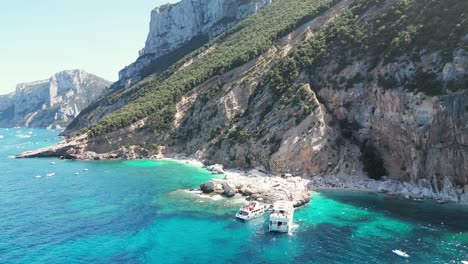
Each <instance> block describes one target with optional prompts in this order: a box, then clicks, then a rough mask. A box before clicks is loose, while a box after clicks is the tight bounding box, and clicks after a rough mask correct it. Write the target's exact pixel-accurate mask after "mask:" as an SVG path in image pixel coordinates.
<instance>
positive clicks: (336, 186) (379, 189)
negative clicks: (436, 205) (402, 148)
mask: <svg viewBox="0 0 468 264" xmlns="http://www.w3.org/2000/svg"><path fill="white" fill-rule="evenodd" d="M308 187H309V188H310V189H312V190H317V191H319V190H344V191H364V192H375V193H384V194H387V195H391V196H399V197H403V198H406V199H410V200H430V199H432V200H436V201H438V202H440V203H458V204H461V205H468V185H465V186H464V188H456V187H455V185H454V184H453V181H451V180H450V178H449V177H446V178H445V179H444V185H443V188H442V189H435V188H434V187H433V185H432V184H431V183H430V182H429V181H428V180H426V179H421V180H419V181H418V182H417V183H415V184H412V183H408V182H401V181H398V180H394V179H391V178H389V177H383V179H382V180H380V181H376V180H373V179H369V178H359V179H356V178H353V177H349V178H344V177H334V176H329V177H318V176H315V177H312V178H311V179H310V180H309V184H308Z"/></svg>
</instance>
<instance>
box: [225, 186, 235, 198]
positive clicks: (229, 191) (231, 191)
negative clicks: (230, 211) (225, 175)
mask: <svg viewBox="0 0 468 264" xmlns="http://www.w3.org/2000/svg"><path fill="white" fill-rule="evenodd" d="M223 188H224V192H223V195H224V196H226V197H233V196H234V195H236V192H237V190H236V188H235V187H234V186H233V185H231V184H230V183H229V182H223Z"/></svg>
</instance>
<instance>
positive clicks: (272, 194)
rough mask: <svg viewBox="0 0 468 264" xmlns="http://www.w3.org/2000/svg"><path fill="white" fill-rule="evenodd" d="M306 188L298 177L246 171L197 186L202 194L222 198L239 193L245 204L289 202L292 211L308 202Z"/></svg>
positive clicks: (306, 181) (231, 172) (306, 183)
mask: <svg viewBox="0 0 468 264" xmlns="http://www.w3.org/2000/svg"><path fill="white" fill-rule="evenodd" d="M241 174H242V175H241ZM307 185H308V180H306V179H303V178H300V177H277V176H274V175H269V174H265V173H262V172H260V171H258V170H250V171H248V172H244V173H240V172H236V171H227V172H226V174H225V179H224V180H221V179H213V180H210V181H207V182H205V183H203V184H201V185H200V189H201V190H202V192H203V193H207V194H210V193H218V194H222V195H224V196H225V197H233V196H235V194H236V193H239V194H241V195H243V196H245V197H246V199H247V200H248V201H250V200H254V201H261V202H263V203H267V204H273V203H275V202H276V201H283V200H285V201H292V202H293V204H294V207H299V206H302V205H304V204H306V203H308V202H309V201H310V191H309V189H308V188H307Z"/></svg>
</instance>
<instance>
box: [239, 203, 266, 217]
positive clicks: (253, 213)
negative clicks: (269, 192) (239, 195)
mask: <svg viewBox="0 0 468 264" xmlns="http://www.w3.org/2000/svg"><path fill="white" fill-rule="evenodd" d="M267 208H268V205H266V204H262V203H259V202H250V203H249V204H247V205H244V206H242V207H241V208H240V209H239V212H238V213H237V214H236V217H237V218H239V219H242V220H246V221H247V220H250V219H253V218H256V217H259V216H261V215H263V214H264V213H265V211H266V209H267Z"/></svg>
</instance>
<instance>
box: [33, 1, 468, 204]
mask: <svg viewBox="0 0 468 264" xmlns="http://www.w3.org/2000/svg"><path fill="white" fill-rule="evenodd" d="M315 2H316V1H308V0H302V1H299V0H282V1H277V2H275V1H274V2H273V3H272V5H271V7H270V8H267V9H265V10H264V12H259V13H258V14H256V15H254V16H251V17H250V18H248V19H246V20H244V21H243V22H240V23H239V24H238V25H237V26H234V28H233V30H232V32H229V34H226V35H224V36H223V38H222V39H215V40H214V41H212V42H210V44H208V45H207V46H206V47H204V48H202V49H200V50H197V51H195V52H194V53H193V54H192V56H191V57H189V58H187V59H185V60H182V61H179V62H177V63H175V64H173V65H172V66H171V67H170V68H166V70H167V71H166V72H165V73H164V74H160V73H155V74H154V75H153V76H150V77H148V78H146V79H144V80H143V81H141V82H139V83H137V84H136V85H134V86H132V87H131V88H129V89H127V90H124V91H114V92H113V97H112V99H109V100H101V101H99V102H98V103H96V105H94V106H93V107H90V108H88V109H87V110H86V111H85V113H83V114H81V115H80V116H79V117H78V118H77V119H75V121H74V122H73V124H72V125H70V126H69V127H68V128H67V131H66V134H67V135H71V136H70V137H69V139H67V141H64V142H62V143H61V144H60V145H58V146H57V147H55V148H53V149H48V150H42V151H39V152H33V153H27V154H25V156H41V155H55V156H64V157H67V158H91V159H101V158H136V157H151V156H157V155H161V154H166V155H168V154H183V155H186V156H192V157H196V158H198V159H200V160H207V161H210V162H216V163H221V164H224V165H226V166H229V167H242V168H252V167H257V168H258V167H261V168H262V169H264V170H268V171H271V172H274V173H286V172H289V173H293V174H296V175H301V176H303V177H313V176H316V175H319V176H325V177H326V176H336V175H338V176H341V177H349V178H353V179H354V178H360V179H362V178H365V177H366V176H365V175H369V176H371V177H374V178H380V177H382V176H385V177H386V178H387V179H390V180H398V181H404V182H405V183H404V184H393V182H390V183H389V184H385V186H381V187H382V188H380V187H379V189H381V190H382V191H386V192H389V193H398V192H401V193H407V194H408V195H411V196H412V197H417V198H421V197H423V198H427V197H435V198H438V199H441V200H448V201H453V202H463V203H467V204H468V192H467V190H468V163H467V161H468V144H467V135H468V98H467V95H466V92H467V87H468V86H467V85H468V53H467V49H468V46H467V43H468V20H467V19H466V18H465V14H466V13H467V12H468V6H467V5H466V3H465V2H460V1H458V0H447V1H430V0H415V1H405V0H387V1H376V0H355V1H347V0H343V1H328V2H324V3H323V5H322V6H316V8H314V9H313V10H306V8H307V7H310V6H311V5H312V4H313V3H315ZM301 4H304V6H300V5H301ZM286 10H287V11H286ZM301 10H304V13H302V12H301ZM287 12H290V13H293V12H296V13H294V14H295V16H298V15H296V14H300V15H301V17H300V18H297V20H294V19H293V18H291V17H295V16H292V15H291V14H290V13H289V14H288V13H287ZM263 13H264V14H263ZM284 13H287V14H286V15H285V14H284ZM262 15H265V16H267V17H268V19H265V18H263V17H262ZM448 18H450V19H448ZM266 20H271V21H269V22H270V23H267V22H265V21H266ZM282 21H286V22H288V23H290V24H285V25H282V24H281V22H282ZM434 21H438V24H437V27H435V26H434V24H433V23H434ZM278 25H280V26H278ZM282 26H284V27H282ZM275 30H276V31H275ZM270 32H272V33H271V35H267V37H265V38H262V37H263V36H264V35H262V34H269V33H270ZM240 40H242V41H240ZM250 40H252V41H251V42H249V41H250ZM269 41H272V42H269ZM265 43H266V44H265ZM81 129H88V133H85V134H82V132H79V131H80V130H81ZM76 134H80V135H78V136H76ZM387 185H388V186H387Z"/></svg>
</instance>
